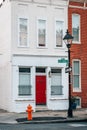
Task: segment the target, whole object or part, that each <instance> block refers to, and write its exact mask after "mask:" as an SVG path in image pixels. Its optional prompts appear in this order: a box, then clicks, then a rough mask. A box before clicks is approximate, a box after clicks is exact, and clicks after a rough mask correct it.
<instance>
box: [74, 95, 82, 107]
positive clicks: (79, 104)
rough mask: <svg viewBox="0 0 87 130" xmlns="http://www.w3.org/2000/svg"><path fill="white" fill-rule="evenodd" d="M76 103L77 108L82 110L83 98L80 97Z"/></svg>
mask: <svg viewBox="0 0 87 130" xmlns="http://www.w3.org/2000/svg"><path fill="white" fill-rule="evenodd" d="M75 103H76V106H77V108H81V98H80V97H76V99H75Z"/></svg>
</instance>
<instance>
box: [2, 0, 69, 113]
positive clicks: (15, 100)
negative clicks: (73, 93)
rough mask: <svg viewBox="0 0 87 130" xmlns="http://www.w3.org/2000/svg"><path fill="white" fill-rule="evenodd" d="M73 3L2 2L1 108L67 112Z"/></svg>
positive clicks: (64, 0) (52, 0) (43, 0)
mask: <svg viewBox="0 0 87 130" xmlns="http://www.w3.org/2000/svg"><path fill="white" fill-rule="evenodd" d="M67 16H68V0H2V3H1V6H0V108H2V109H5V110H8V111H9V112H25V111H26V108H27V106H28V104H31V105H32V107H33V109H34V111H36V109H37V107H38V106H43V105H44V106H45V107H46V108H47V109H49V110H65V109H68V74H67V73H65V68H66V66H67V49H66V45H65V43H64V42H63V36H64V35H65V32H66V29H67V25H68V23H67V21H68V19H67Z"/></svg>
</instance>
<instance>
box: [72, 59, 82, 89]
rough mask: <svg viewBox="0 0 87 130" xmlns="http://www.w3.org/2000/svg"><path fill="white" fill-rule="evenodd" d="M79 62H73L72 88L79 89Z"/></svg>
mask: <svg viewBox="0 0 87 130" xmlns="http://www.w3.org/2000/svg"><path fill="white" fill-rule="evenodd" d="M80 67H81V66H80V61H79V60H74V61H73V88H74V89H77V90H78V89H80Z"/></svg>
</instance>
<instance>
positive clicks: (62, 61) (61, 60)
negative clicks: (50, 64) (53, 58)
mask: <svg viewBox="0 0 87 130" xmlns="http://www.w3.org/2000/svg"><path fill="white" fill-rule="evenodd" d="M58 63H68V60H67V59H65V58H61V59H59V60H58Z"/></svg>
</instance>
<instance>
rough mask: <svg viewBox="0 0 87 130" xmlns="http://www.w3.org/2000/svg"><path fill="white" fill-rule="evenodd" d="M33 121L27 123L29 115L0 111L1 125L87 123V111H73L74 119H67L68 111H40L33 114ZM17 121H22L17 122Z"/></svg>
mask: <svg viewBox="0 0 87 130" xmlns="http://www.w3.org/2000/svg"><path fill="white" fill-rule="evenodd" d="M32 114H33V120H32V121H27V120H25V119H26V118H27V113H9V112H6V111H4V110H0V123H10V124H16V123H58V122H72V121H73V122H74V121H87V109H77V110H74V111H73V117H72V118H68V117H67V111H50V110H49V111H48V110H47V111H38V112H33V113H32ZM16 119H20V120H21V119H22V120H21V121H19V122H17V121H16Z"/></svg>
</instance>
